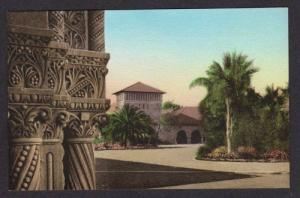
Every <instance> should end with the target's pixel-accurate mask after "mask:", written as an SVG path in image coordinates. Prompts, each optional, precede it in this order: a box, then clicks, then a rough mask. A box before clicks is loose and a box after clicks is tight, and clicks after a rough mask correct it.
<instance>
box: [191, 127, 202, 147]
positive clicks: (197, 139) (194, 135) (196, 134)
mask: <svg viewBox="0 0 300 198" xmlns="http://www.w3.org/2000/svg"><path fill="white" fill-rule="evenodd" d="M191 143H192V144H197V143H201V135H200V132H199V131H198V130H195V131H193V132H192V136H191Z"/></svg>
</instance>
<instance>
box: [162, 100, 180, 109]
mask: <svg viewBox="0 0 300 198" xmlns="http://www.w3.org/2000/svg"><path fill="white" fill-rule="evenodd" d="M179 108H180V105H178V104H175V103H174V102H173V101H166V102H164V103H163V105H162V109H163V110H177V109H179Z"/></svg>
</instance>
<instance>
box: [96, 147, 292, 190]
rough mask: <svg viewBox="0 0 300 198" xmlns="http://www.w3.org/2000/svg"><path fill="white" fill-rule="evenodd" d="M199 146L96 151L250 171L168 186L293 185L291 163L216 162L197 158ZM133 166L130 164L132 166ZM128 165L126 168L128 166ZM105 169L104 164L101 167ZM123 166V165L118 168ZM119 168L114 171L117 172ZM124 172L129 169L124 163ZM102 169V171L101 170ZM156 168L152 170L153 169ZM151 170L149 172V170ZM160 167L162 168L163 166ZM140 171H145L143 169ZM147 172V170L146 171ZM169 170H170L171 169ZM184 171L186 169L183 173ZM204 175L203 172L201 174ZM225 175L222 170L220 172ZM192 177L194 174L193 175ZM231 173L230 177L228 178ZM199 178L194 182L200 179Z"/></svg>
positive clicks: (123, 159)
mask: <svg viewBox="0 0 300 198" xmlns="http://www.w3.org/2000/svg"><path fill="white" fill-rule="evenodd" d="M198 147H199V145H195V144H193V145H172V146H170V145H164V146H160V148H158V149H140V150H111V151H96V153H95V156H96V158H101V159H106V160H114V161H116V160H117V161H119V162H123V163H125V162H132V163H142V164H146V165H159V166H164V167H174V168H175V167H177V168H185V169H189V170H185V171H195V170H196V171H197V170H198V171H203V170H205V171H207V172H205V174H206V173H211V174H214V175H215V173H213V172H211V171H217V172H225V173H226V172H227V173H228V174H229V173H236V174H246V175H248V176H249V177H248V178H244V177H240V176H238V175H237V178H231V179H234V180H227V179H224V181H221V180H222V179H221V178H220V179H216V180H217V181H215V182H212V181H214V180H207V181H201V182H198V183H191V182H188V183H186V185H185V184H184V183H183V185H180V186H178V185H177V186H173V187H168V188H189V189H190V188H197V189H199V188H279V187H280V188H288V187H289V163H287V162H283V163H263V162H215V161H203V160H196V159H195V153H196V151H197V149H198ZM129 166H131V165H128V167H129ZM135 166H136V165H135ZM124 167H125V168H124ZM101 169H103V167H102V168H101ZM118 169H120V168H118ZM118 169H116V170H114V172H116V171H117V170H118ZM121 169H122V170H120V171H123V172H124V171H125V172H128V170H126V166H123V167H122V168H121ZM97 170H98V171H101V170H99V169H97ZM149 170H152V169H149ZM149 170H148V172H149ZM159 170H160V169H159ZM139 171H141V172H143V170H142V169H139ZM144 172H145V171H144ZM168 173H169V172H168ZM181 173H182V172H181ZM201 174H202V175H203V174H204V173H203V172H202V173H201ZM220 174H221V173H220ZM190 177H191V176H190ZM227 177H228V175H227V176H226V178H227ZM197 181H198V180H195V181H194V182H197Z"/></svg>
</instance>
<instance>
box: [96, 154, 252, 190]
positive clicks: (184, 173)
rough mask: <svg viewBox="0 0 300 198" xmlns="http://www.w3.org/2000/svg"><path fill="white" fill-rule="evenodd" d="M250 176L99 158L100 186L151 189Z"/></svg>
mask: <svg viewBox="0 0 300 198" xmlns="http://www.w3.org/2000/svg"><path fill="white" fill-rule="evenodd" d="M249 177H251V176H250V175H245V174H236V173H228V172H217V171H207V170H198V169H190V168H180V167H171V166H164V165H154V164H146V163H139V162H129V161H120V160H110V159H102V158H97V159H96V182H97V189H147V188H158V187H165V186H176V185H184V184H194V183H204V182H213V181H221V180H232V179H242V178H249Z"/></svg>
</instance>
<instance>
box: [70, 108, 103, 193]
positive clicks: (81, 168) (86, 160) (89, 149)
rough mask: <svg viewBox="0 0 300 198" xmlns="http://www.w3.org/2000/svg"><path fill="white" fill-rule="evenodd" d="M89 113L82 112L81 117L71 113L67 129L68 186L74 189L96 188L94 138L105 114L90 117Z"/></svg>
mask: <svg viewBox="0 0 300 198" xmlns="http://www.w3.org/2000/svg"><path fill="white" fill-rule="evenodd" d="M90 115H91V114H89V113H81V114H80V117H78V116H77V115H75V114H71V115H70V121H69V123H68V125H67V127H66V129H65V164H68V167H67V168H66V169H65V177H66V188H67V189H72V190H95V189H96V178H95V159H94V148H93V144H92V142H93V140H94V137H95V136H96V135H98V134H99V128H100V125H101V123H103V121H105V119H106V117H105V115H104V114H96V115H94V116H93V117H91V118H90V117H89V116H90Z"/></svg>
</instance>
